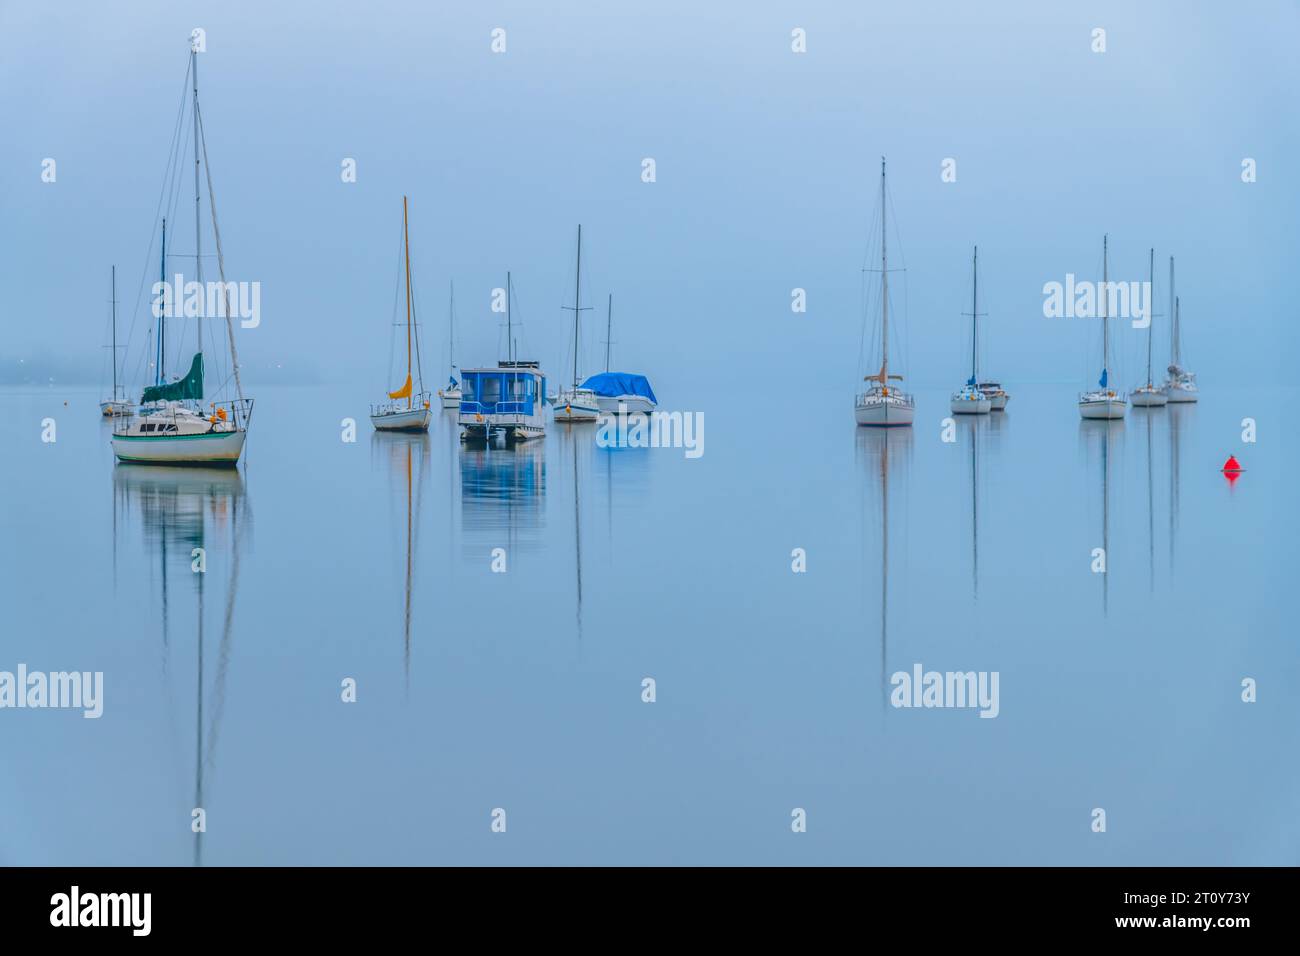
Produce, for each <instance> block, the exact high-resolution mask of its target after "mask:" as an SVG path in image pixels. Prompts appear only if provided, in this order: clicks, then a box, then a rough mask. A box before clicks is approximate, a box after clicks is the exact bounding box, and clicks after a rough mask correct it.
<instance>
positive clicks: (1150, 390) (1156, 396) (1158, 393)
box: [1129, 249, 1169, 408]
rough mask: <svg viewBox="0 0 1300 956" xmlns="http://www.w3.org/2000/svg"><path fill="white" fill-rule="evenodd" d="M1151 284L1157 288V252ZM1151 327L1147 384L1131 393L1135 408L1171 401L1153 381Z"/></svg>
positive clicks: (1151, 264) (1151, 268)
mask: <svg viewBox="0 0 1300 956" xmlns="http://www.w3.org/2000/svg"><path fill="white" fill-rule="evenodd" d="M1147 272H1148V275H1149V279H1148V281H1149V283H1150V285H1151V286H1152V287H1154V286H1155V278H1156V251H1155V250H1154V249H1152V250H1151V253H1150V262H1149V264H1148V267H1147ZM1151 331H1152V330H1151V326H1150V324H1148V325H1147V383H1146V384H1145V385H1140V386H1138V387H1137V388H1135V389H1133V391H1132V392H1130V393H1129V399H1130V401H1132V402H1133V407H1134V408H1163V407H1164V406H1165V404H1166V403H1167V402H1168V401H1169V396H1168V395H1166V394H1165V390H1164V389H1163V388H1161V387H1160V386H1159V385H1156V384H1155V383H1154V382H1152V381H1151Z"/></svg>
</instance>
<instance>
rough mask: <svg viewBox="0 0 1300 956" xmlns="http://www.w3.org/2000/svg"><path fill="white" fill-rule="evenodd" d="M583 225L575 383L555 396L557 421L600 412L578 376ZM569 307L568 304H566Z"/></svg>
mask: <svg viewBox="0 0 1300 956" xmlns="http://www.w3.org/2000/svg"><path fill="white" fill-rule="evenodd" d="M581 296H582V226H578V267H577V271H576V273H575V275H574V280H573V385H572V387H570V388H562V389H560V392H559V394H558V395H557V396H556V398H555V420H556V421H557V422H594V421H595V420H596V418H597V417H598V415H599V414H600V405H599V403H598V402H597V400H596V393H595V392H593V391H592V390H591V389H589V388H583V387H582V385H581V384H580V382H581V381H582V380H581V379H580V378H579V377H578V352H579V350H580V339H579V337H578V327H579V325H578V317H579V316H580V315H581V314H582V313H583V311H584V309H583V308H582V301H581ZM565 308H568V306H565Z"/></svg>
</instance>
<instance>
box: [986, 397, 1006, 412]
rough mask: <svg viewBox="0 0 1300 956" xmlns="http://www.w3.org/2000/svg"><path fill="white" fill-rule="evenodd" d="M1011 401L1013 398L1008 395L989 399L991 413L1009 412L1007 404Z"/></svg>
mask: <svg viewBox="0 0 1300 956" xmlns="http://www.w3.org/2000/svg"><path fill="white" fill-rule="evenodd" d="M1010 399H1011V396H1010V395H1007V394H1002V395H994V396H992V397H991V398H990V399H989V411H991V412H1005V411H1006V410H1007V402H1008V401H1009V400H1010Z"/></svg>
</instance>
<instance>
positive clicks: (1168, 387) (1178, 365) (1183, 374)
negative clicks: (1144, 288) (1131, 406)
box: [1165, 256, 1200, 403]
mask: <svg viewBox="0 0 1300 956" xmlns="http://www.w3.org/2000/svg"><path fill="white" fill-rule="evenodd" d="M1169 298H1170V300H1171V302H1172V303H1173V309H1172V311H1173V331H1172V335H1171V337H1170V338H1171V341H1170V345H1171V351H1172V353H1173V354H1172V355H1171V356H1170V361H1169V368H1168V372H1169V378H1168V379H1166V380H1165V394H1166V395H1167V396H1169V401H1170V402H1180V403H1184V402H1194V401H1196V399H1197V397H1198V392H1199V391H1200V390H1199V389H1198V388H1197V387H1196V373H1195V372H1189V371H1187V369H1185V368H1183V328H1182V316H1181V315H1180V312H1181V309H1180V308H1179V302H1178V297H1177V296H1176V295H1174V257H1173V256H1170V257H1169Z"/></svg>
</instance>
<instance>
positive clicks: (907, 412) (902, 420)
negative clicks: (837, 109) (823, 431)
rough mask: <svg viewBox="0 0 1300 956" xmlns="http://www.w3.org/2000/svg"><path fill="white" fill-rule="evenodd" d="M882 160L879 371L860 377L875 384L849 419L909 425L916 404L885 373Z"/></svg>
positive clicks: (886, 309)
mask: <svg viewBox="0 0 1300 956" xmlns="http://www.w3.org/2000/svg"><path fill="white" fill-rule="evenodd" d="M885 211H886V197H885V158H884V157H883V156H882V157H881V158H880V282H881V285H880V371H879V372H877V373H876V374H875V375H867V376H864V377H863V381H864V382H875V385H873V386H871V387H870V388H869V389H867V391H865V392H862V393H861V394H859V395H858V397H857V400H856V401H855V402H854V407H853V417H854V419H855V420H856V421H857V423H858V424H859V425H874V426H893V425H910V424H912V419H913V418H914V417H915V415H916V401H915V400H914V399H913V398H912V396H911V395H908V394H907V393H906V392H903V391H901V390H899V389H897V388H893V387H891V386H890V384H889V383H890V382H891V381H900V382H901V381H902V380H903V376H901V375H890V374H889V257H888V255H887V253H886V250H885V225H886V223H885Z"/></svg>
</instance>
